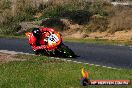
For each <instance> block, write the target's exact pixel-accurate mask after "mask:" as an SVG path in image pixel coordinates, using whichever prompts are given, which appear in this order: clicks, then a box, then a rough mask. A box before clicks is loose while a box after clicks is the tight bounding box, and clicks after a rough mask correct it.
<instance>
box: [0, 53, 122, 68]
mask: <svg viewBox="0 0 132 88" xmlns="http://www.w3.org/2000/svg"><path fill="white" fill-rule="evenodd" d="M0 52H1V53H7V54H26V55H34V54H30V53H24V52H16V51H8V50H0ZM50 58H54V59H61V60H63V61H68V62H74V63H79V64H86V65H90V66H93V65H94V66H96V67H99V66H100V67H104V68H109V69H116V70H121V69H118V68H113V67H108V66H101V65H97V64H90V63H84V62H79V61H75V60H67V59H63V58H56V57H50Z"/></svg>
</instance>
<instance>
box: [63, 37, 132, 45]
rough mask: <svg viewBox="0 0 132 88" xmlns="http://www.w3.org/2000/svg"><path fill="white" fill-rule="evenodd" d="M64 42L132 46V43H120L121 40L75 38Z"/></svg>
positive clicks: (66, 39) (65, 39)
mask: <svg viewBox="0 0 132 88" xmlns="http://www.w3.org/2000/svg"><path fill="white" fill-rule="evenodd" d="M64 41H68V42H81V43H93V44H104V45H126V46H129V45H132V41H119V40H107V39H75V38H64Z"/></svg>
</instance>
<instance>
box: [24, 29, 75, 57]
mask: <svg viewBox="0 0 132 88" xmlns="http://www.w3.org/2000/svg"><path fill="white" fill-rule="evenodd" d="M45 33H46V38H45V39H43V40H44V41H45V42H46V46H47V48H46V49H41V50H38V52H35V53H37V54H42V55H47V56H54V57H66V58H74V57H76V55H75V53H74V52H73V51H72V50H71V49H70V48H69V47H68V46H66V45H64V43H63V42H62V37H61V35H60V33H59V32H54V33H51V32H48V31H47V32H45ZM25 35H26V37H27V38H29V37H30V36H31V32H26V33H25Z"/></svg>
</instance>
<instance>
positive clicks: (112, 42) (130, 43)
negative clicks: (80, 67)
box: [0, 35, 132, 46]
mask: <svg viewBox="0 0 132 88" xmlns="http://www.w3.org/2000/svg"><path fill="white" fill-rule="evenodd" d="M0 38H19V39H21V38H26V36H25V35H21V36H19V35H18V36H14V35H0ZM63 40H64V41H65V42H79V43H93V44H104V45H126V46H132V41H119V40H107V39H76V38H63Z"/></svg>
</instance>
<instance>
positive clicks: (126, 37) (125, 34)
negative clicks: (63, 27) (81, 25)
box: [63, 30, 132, 41]
mask: <svg viewBox="0 0 132 88" xmlns="http://www.w3.org/2000/svg"><path fill="white" fill-rule="evenodd" d="M66 34H67V35H66ZM63 35H64V38H90V39H108V40H123V41H132V30H129V31H117V32H115V33H113V34H111V33H108V32H92V33H88V34H87V33H84V32H74V33H71V34H69V35H68V33H63Z"/></svg>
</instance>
